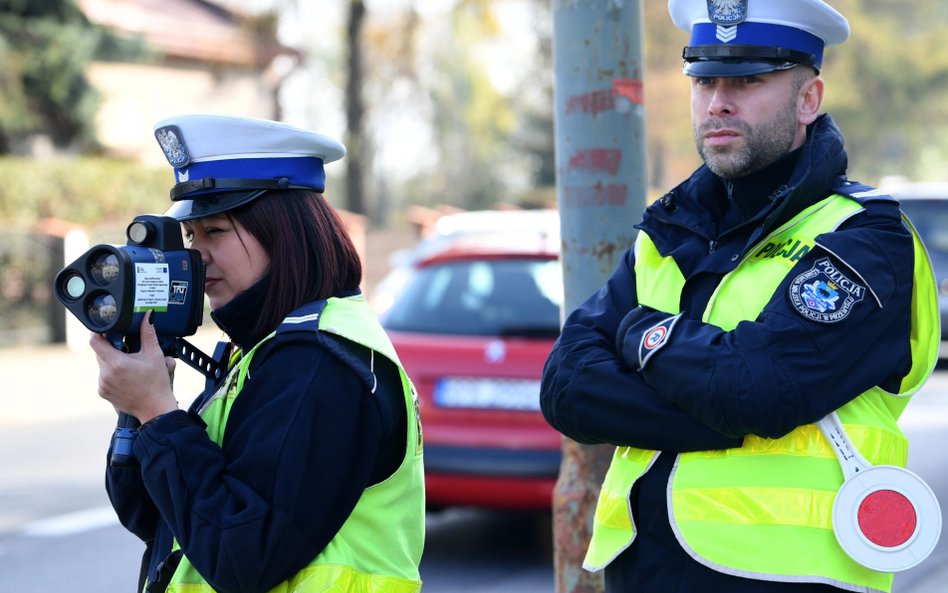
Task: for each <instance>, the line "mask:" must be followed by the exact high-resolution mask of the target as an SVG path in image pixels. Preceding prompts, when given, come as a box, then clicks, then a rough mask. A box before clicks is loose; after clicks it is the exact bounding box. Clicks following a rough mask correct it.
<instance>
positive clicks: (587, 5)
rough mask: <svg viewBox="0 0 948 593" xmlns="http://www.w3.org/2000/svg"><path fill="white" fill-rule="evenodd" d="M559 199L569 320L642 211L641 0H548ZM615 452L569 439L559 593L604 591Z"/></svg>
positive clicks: (559, 511)
mask: <svg viewBox="0 0 948 593" xmlns="http://www.w3.org/2000/svg"><path fill="white" fill-rule="evenodd" d="M551 1H552V6H553V68H554V99H555V103H556V111H555V131H556V172H557V181H556V193H557V205H558V206H557V207H558V209H559V213H560V228H561V234H562V252H561V262H562V266H563V280H564V289H565V294H564V301H563V308H564V313H565V314H566V315H568V314H569V312H570V311H572V310H573V309H575V308H576V307H577V306H578V305H579V304H580V303H581V302H582V301H584V300H585V299H586V298H587V297H588V296H590V295H591V294H593V293H594V292H595V291H596V290H598V289H599V288H600V287H601V286H602V285H603V284H604V283H605V281H606V280H607V279H608V277H609V276H610V274H611V273H612V271H613V269H614V268H615V266H616V265H617V264H618V262H619V259H620V258H621V256H622V254H623V253H624V252H625V250H626V249H627V248H628V247H629V246H631V245H632V242H633V240H634V237H635V229H633V228H632V226H633V225H634V224H635V223H636V222H637V221H638V220H639V218H640V217H641V213H642V210H643V208H644V207H645V191H646V173H645V172H646V163H645V108H644V105H643V103H644V102H643V84H642V76H643V71H644V64H643V60H642V54H643V49H642V48H643V27H642V19H643V16H642V14H643V12H642V3H641V1H642V0H551ZM612 449H613V448H612V447H607V446H586V445H580V444H578V443H576V442H574V441H571V440H570V439H564V442H563V463H562V466H561V468H560V476H559V480H558V481H557V484H556V489H555V491H554V495H553V545H554V552H553V555H554V568H555V572H556V592H557V593H594V592H597V591H602V590H603V583H602V577H601V576H600V575H601V573H600V574H596V575H593V574H591V573H587V572H585V571H584V570H583V569H582V560H583V555H584V554H585V551H586V547H587V545H588V543H589V537H590V535H591V533H592V517H593V513H594V511H595V506H596V500H597V498H598V496H599V487H600V485H601V484H602V478H603V476H604V475H605V471H606V468H607V467H608V465H609V460H610V459H611V455H612Z"/></svg>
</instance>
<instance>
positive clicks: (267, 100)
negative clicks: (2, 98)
mask: <svg viewBox="0 0 948 593" xmlns="http://www.w3.org/2000/svg"><path fill="white" fill-rule="evenodd" d="M87 75H88V78H89V81H90V83H91V84H92V85H93V86H94V87H95V88H96V89H97V90H98V91H99V93H100V94H101V105H100V108H99V112H98V114H97V117H96V129H97V135H98V139H99V142H100V143H101V144H102V145H103V147H104V148H105V150H106V151H107V152H108V153H110V154H114V155H117V156H123V157H128V158H134V159H139V160H141V161H142V162H144V163H146V164H149V165H155V166H158V165H161V164H163V163H164V162H165V161H164V156H163V155H162V153H161V151H160V150H158V147H157V144H156V143H155V139H154V137H153V135H152V129H153V126H154V124H155V122H157V121H159V120H161V119H163V118H165V117H168V116H171V115H176V114H181V113H221V114H232V115H243V116H250V117H262V118H268V119H269V118H273V117H274V113H275V103H274V97H273V93H274V90H273V89H274V84H273V82H272V81H270V80H268V77H267V76H266V75H265V74H262V73H260V72H259V71H256V70H249V69H243V68H238V67H227V66H212V65H208V64H204V65H202V66H201V67H189V66H187V65H181V66H174V65H149V64H124V63H103V62H97V63H94V64H92V65H91V66H90V68H89V70H88V73H87Z"/></svg>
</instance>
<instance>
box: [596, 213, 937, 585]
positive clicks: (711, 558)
mask: <svg viewBox="0 0 948 593" xmlns="http://www.w3.org/2000/svg"><path fill="white" fill-rule="evenodd" d="M860 210H861V206H860V205H859V204H858V203H857V202H855V201H853V200H850V199H849V198H846V197H844V196H830V197H829V198H827V199H825V200H823V201H821V202H819V203H818V204H815V205H814V206H812V207H810V208H808V209H807V210H805V211H803V212H801V213H800V214H798V215H797V216H796V217H795V218H794V219H793V220H791V221H789V222H788V223H787V224H785V225H784V226H783V227H781V228H780V229H778V230H777V231H775V232H774V233H773V234H772V235H770V236H769V237H767V238H766V239H764V240H763V241H761V242H760V243H759V244H758V245H757V246H756V247H755V249H753V250H751V251H750V252H749V254H748V255H747V256H746V257H745V258H744V260H742V261H741V262H740V264H739V265H738V267H737V268H736V269H735V270H734V271H732V272H731V273H730V274H728V275H727V276H725V277H724V278H723V279H722V281H721V283H720V285H719V287H718V289H717V290H716V291H715V294H714V295H713V296H712V299H711V301H710V302H709V304H708V307H707V308H706V310H705V312H704V315H703V320H704V321H706V322H708V323H713V324H715V325H718V326H719V327H722V328H723V329H726V330H729V329H733V328H734V327H736V325H737V324H738V323H739V322H740V321H742V320H745V319H748V320H753V319H755V318H756V317H757V315H758V314H759V313H760V311H761V310H762V309H763V308H764V306H765V305H766V304H767V302H769V301H770V299H771V297H772V295H773V292H774V290H776V289H777V287H778V286H779V285H780V283H781V282H782V281H783V280H784V279H785V278H786V276H787V274H788V273H789V272H790V270H791V269H792V267H793V265H794V264H796V262H797V261H798V260H799V259H800V257H802V256H803V255H804V254H805V253H807V252H808V251H809V250H810V249H812V248H813V247H814V246H815V245H816V237H817V236H818V235H820V234H822V233H825V232H828V231H831V230H833V229H835V228H837V227H838V225H839V224H841V223H842V222H843V221H845V220H846V219H847V218H849V217H851V216H852V215H854V214H856V213H858V212H859V211H860ZM913 237H914V241H915V285H914V289H913V296H912V309H913V310H912V333H911V335H912V340H911V348H912V361H913V362H912V369H911V371H910V372H909V374H908V375H907V376H906V378H905V379H903V381H902V385H901V388H900V390H899V393H896V394H891V393H887V392H885V391H883V390H882V389H879V388H878V387H874V388H872V389H870V390H868V391H866V392H865V393H863V394H861V395H860V396H859V397H857V398H856V399H854V400H852V401H851V402H849V403H848V404H846V405H845V406H843V407H842V408H841V409H839V410H838V411H837V412H838V414H839V416H840V418H841V420H842V421H843V423H844V425H845V427H846V430H847V432H848V433H849V435H850V437H851V439H852V440H853V442H854V444H855V445H856V446H857V448H858V449H859V450H860V452H861V453H862V454H863V456H864V457H866V459H868V460H869V461H870V462H871V463H873V464H887V465H896V466H900V467H904V466H905V461H906V458H907V442H906V440H905V437H904V435H903V434H902V432H901V431H900V430H899V428H898V426H897V424H896V422H895V420H896V419H897V418H898V415H899V414H900V413H901V411H902V409H904V407H905V405H906V403H907V401H908V399H909V396H910V395H911V394H912V393H914V392H915V391H916V390H917V389H918V388H919V387H921V385H922V384H923V383H924V381H925V380H926V379H927V378H928V376H929V375H930V374H931V371H932V370H933V368H934V363H935V360H936V359H937V354H938V343H939V333H940V330H939V326H938V302H937V296H936V294H937V293H936V291H935V283H934V276H933V274H932V271H931V265H930V262H929V260H928V255H927V253H926V252H925V250H924V247H923V246H922V244H921V241H920V240H919V238H918V235H917V233H915V232H914V229H913ZM640 254H641V255H643V257H642V259H641V260H640V259H639V256H640ZM635 273H636V287H637V295H638V298H639V302H640V303H642V304H647V305H649V306H652V307H654V308H658V309H662V310H665V311H668V312H670V313H676V312H678V307H679V299H680V293H681V287H682V286H683V284H684V279H683V276H682V274H681V272H680V270H678V268H677V265H675V264H674V260H672V258H670V257H669V258H663V257H661V255H660V254H659V253H658V250H657V249H656V248H655V245H654V244H653V243H652V242H651V240H650V239H649V238H648V236H647V235H645V233H639V236H638V239H637V243H636V266H635ZM643 279H647V281H643ZM866 298H874V297H873V296H869V295H867V297H866ZM651 454H652V452H644V453H643V454H630V455H618V454H616V455H614V456H613V462H612V464H611V465H610V467H609V472H608V473H607V476H606V479H605V481H604V483H603V490H602V493H601V495H600V506H599V507H597V514H596V518H595V521H594V533H593V538H592V542H591V544H590V548H589V551H588V552H587V556H586V563H585V566H586V567H587V568H589V569H591V570H597V569H601V568H603V567H605V566H606V565H607V564H608V563H609V562H611V560H612V559H613V558H615V556H617V555H618V554H619V553H620V552H621V551H622V549H624V548H625V547H627V546H628V545H629V543H631V541H632V539H633V538H634V524H633V523H632V519H631V517H628V516H626V517H619V516H618V515H619V513H620V512H622V511H625V509H621V508H620V505H618V504H616V503H615V501H614V500H613V499H619V498H621V497H622V496H626V497H627V496H628V493H629V492H630V490H631V488H632V485H633V484H634V482H635V480H637V479H638V478H639V477H641V476H642V475H643V474H644V473H645V472H646V471H648V467H649V463H648V462H645V461H643V459H648V458H650V457H651ZM670 480H671V488H669V490H668V506H669V509H670V517H671V520H672V528H673V530H674V531H675V534H676V537H677V538H678V540H679V543H681V545H682V547H683V548H684V549H685V550H686V551H687V552H688V553H689V554H690V555H691V556H692V557H694V558H695V559H696V560H697V561H698V562H701V563H703V564H705V565H708V566H710V567H711V568H714V569H716V570H719V571H721V572H726V573H729V574H734V575H738V576H746V577H752V578H757V579H764V580H777V581H804V582H821V583H828V584H832V585H834V586H837V587H841V588H844V589H848V590H853V591H889V590H891V586H892V575H891V574H886V573H879V572H875V571H871V570H869V569H866V568H864V567H862V566H859V565H857V564H856V563H855V562H853V561H852V560H850V559H849V557H848V556H847V555H846V554H845V553H844V552H843V551H842V549H841V548H840V547H839V545H838V544H837V542H836V539H835V536H834V535H833V531H832V518H831V516H832V504H833V500H834V498H835V494H836V491H837V490H838V488H839V486H840V485H841V484H842V471H841V469H840V467H839V463H838V461H837V460H836V457H835V454H834V453H833V451H832V449H831V448H830V446H829V444H828V443H827V442H826V440H825V439H824V438H823V437H822V435H821V433H820V432H819V430H818V429H817V427H816V426H815V425H806V426H801V427H798V428H797V429H796V430H794V431H792V432H790V433H789V434H787V435H785V436H783V437H781V438H779V439H765V438H760V437H756V436H748V437H746V438H745V439H744V443H743V445H742V447H741V448H738V449H728V450H721V451H702V452H695V453H684V454H681V455H679V456H678V458H677V459H676V462H675V466H674V468H673V471H672V475H671V478H670ZM603 501H606V503H603ZM627 508H628V505H626V509H627ZM600 509H601V510H602V512H601V513H600ZM625 512H626V515H628V512H627V511H625ZM622 528H625V529H626V530H627V531H626V534H625V538H624V539H623V538H622V537H621V536H620V535H618V534H617V533H615V532H616V531H617V530H619V529H622ZM600 533H602V534H601V535H600ZM762 550H765V551H766V552H764V553H761V551H762Z"/></svg>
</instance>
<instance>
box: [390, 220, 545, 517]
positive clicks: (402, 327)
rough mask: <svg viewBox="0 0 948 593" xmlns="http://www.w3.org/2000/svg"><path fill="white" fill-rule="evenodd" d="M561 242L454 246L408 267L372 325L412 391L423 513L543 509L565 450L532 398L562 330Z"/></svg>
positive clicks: (490, 239) (539, 238)
mask: <svg viewBox="0 0 948 593" xmlns="http://www.w3.org/2000/svg"><path fill="white" fill-rule="evenodd" d="M558 242H559V239H558V235H543V234H533V233H518V234H513V233H512V234H507V235H504V236H496V235H494V236H491V235H485V234H478V235H477V236H471V237H464V238H459V239H458V240H457V241H455V242H453V243H451V245H450V246H449V247H446V248H444V249H443V250H441V251H438V252H437V253H434V254H429V255H427V256H425V257H424V258H422V259H420V260H419V261H416V262H415V263H414V264H413V265H412V266H411V270H410V275H409V277H408V279H407V280H406V282H405V283H404V285H403V286H402V288H401V289H400V290H399V292H398V294H397V295H396V296H395V298H394V301H393V304H392V305H391V307H390V308H389V309H387V310H386V311H385V312H383V313H382V314H381V319H382V324H383V325H384V326H385V328H386V330H387V331H388V334H389V336H390V337H391V339H392V342H393V344H394V345H395V349H396V351H397V352H398V355H399V358H400V359H401V361H402V363H403V364H404V366H405V369H406V370H407V371H408V375H409V377H411V379H412V381H413V382H414V384H415V387H416V389H417V390H418V396H419V399H420V402H421V417H422V425H423V429H424V453H425V475H426V487H427V499H428V504H429V507H431V508H439V507H444V506H454V505H470V506H481V507H496V508H519V509H549V508H550V506H551V501H552V492H553V486H554V484H555V482H556V477H557V474H558V472H559V467H560V459H561V445H562V440H561V436H560V434H559V433H557V432H556V431H555V430H553V429H552V428H551V427H550V426H549V425H548V424H547V423H546V421H545V420H544V419H543V416H542V415H541V413H540V407H539V391H540V376H541V373H542V370H543V364H544V362H545V361H546V358H547V356H548V355H549V353H550V349H551V348H552V347H553V343H554V341H555V340H556V338H557V336H558V335H559V330H560V305H561V303H562V284H563V282H562V272H561V270H560V265H559V261H558V257H557V247H558Z"/></svg>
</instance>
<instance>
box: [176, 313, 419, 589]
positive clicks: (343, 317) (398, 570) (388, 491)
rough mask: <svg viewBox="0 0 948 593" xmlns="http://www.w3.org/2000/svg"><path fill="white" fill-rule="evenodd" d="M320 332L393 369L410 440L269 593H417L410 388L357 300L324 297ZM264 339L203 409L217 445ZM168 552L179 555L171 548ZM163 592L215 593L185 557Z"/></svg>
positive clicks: (415, 437) (415, 443)
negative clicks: (320, 544) (321, 543)
mask: <svg viewBox="0 0 948 593" xmlns="http://www.w3.org/2000/svg"><path fill="white" fill-rule="evenodd" d="M315 315H317V316H318V317H317V318H316V319H317V321H318V331H320V332H329V333H332V334H336V335H339V336H342V337H344V338H346V339H348V340H350V341H353V342H356V343H357V344H361V345H363V346H365V347H366V348H369V349H370V350H372V351H373V356H375V355H381V356H385V357H386V358H388V359H390V360H391V361H392V362H394V363H395V365H396V366H397V367H398V370H399V375H400V376H401V380H402V389H403V391H404V395H405V407H406V410H407V412H408V413H407V418H408V435H409V438H408V439H406V440H407V446H406V449H405V456H404V457H403V459H402V462H401V464H400V465H399V467H398V469H397V470H396V471H395V473H394V474H392V475H391V476H390V477H389V478H387V479H386V480H384V481H382V482H380V483H378V484H373V485H372V486H369V487H368V488H366V489H365V490H364V491H363V493H362V496H361V498H359V501H358V502H357V503H356V506H355V509H353V511H352V514H351V515H350V516H349V518H348V519H347V520H346V522H345V523H344V524H343V525H342V527H341V528H340V529H339V531H338V533H336V535H335V537H334V538H333V539H332V541H330V542H329V544H328V545H327V546H326V548H325V549H323V551H322V552H320V553H319V555H317V556H316V557H315V558H313V560H312V562H310V563H309V565H308V566H306V567H304V568H303V569H302V570H300V571H299V572H298V573H296V574H295V575H294V576H293V577H291V578H290V579H289V580H287V581H284V582H283V583H280V584H279V585H277V586H276V587H274V588H272V589H270V591H269V593H317V592H330V591H331V592H337V593H343V592H351V593H417V592H418V591H420V590H421V579H420V577H419V574H418V563H419V562H420V561H421V554H422V548H423V547H424V525H425V498H424V471H423V462H422V437H421V424H420V421H419V416H418V408H417V400H416V397H415V392H414V387H413V386H412V384H411V381H410V380H409V379H408V376H407V375H406V374H405V371H404V369H403V368H402V366H401V363H399V361H398V356H397V355H396V354H395V349H394V348H393V347H392V344H391V342H390V341H389V339H388V336H386V335H385V332H384V330H383V329H382V327H381V326H380V325H379V323H378V320H377V319H376V317H375V315H374V314H373V313H372V311H371V309H370V308H369V307H368V305H367V304H366V302H365V300H364V299H363V298H362V296H361V295H359V296H354V297H347V298H330V299H328V301H327V302H326V306H325V308H324V309H323V310H322V311H321V312H320V313H316V314H315ZM313 320H314V317H313V315H307V316H300V317H294V316H293V314H291V316H290V317H287V318H286V319H285V320H284V321H283V324H284V325H286V324H302V323H309V322H312V321H313ZM274 335H276V332H274V333H272V334H270V335H269V336H267V337H266V338H264V339H263V340H261V341H260V343H258V344H257V345H256V346H255V347H254V348H253V349H252V350H250V351H249V352H247V354H246V355H243V356H241V354H240V353H236V354H235V355H234V357H233V358H232V361H231V365H230V369H231V370H230V372H229V373H228V376H227V377H226V379H225V380H224V382H223V383H222V384H221V387H220V388H219V389H218V391H217V392H216V393H215V394H214V395H213V396H212V397H211V398H210V399H209V400H208V402H207V403H206V404H205V405H204V406H203V407H202V409H201V417H202V418H203V419H204V421H205V422H206V423H207V432H208V435H209V436H210V437H211V439H212V440H213V441H214V442H216V443H217V444H218V445H220V444H221V443H222V442H223V438H224V429H225V427H226V425H227V417H228V415H229V414H230V409H231V406H232V405H233V403H234V400H235V399H236V398H237V397H238V396H239V395H240V391H241V389H242V388H243V385H244V381H245V380H246V379H247V374H248V371H249V369H250V361H251V360H252V359H253V355H254V353H255V352H256V351H257V349H258V348H259V347H260V345H261V344H263V343H264V342H266V341H267V340H269V339H270V338H272V337H273V336H274ZM174 548H175V549H178V548H179V546H178V543H177V542H175V544H174ZM166 591H167V592H168V593H214V589H213V588H212V587H211V586H210V585H209V584H207V582H205V581H204V579H203V578H202V577H201V575H200V574H198V572H197V570H196V569H195V568H194V566H192V565H191V563H190V562H189V561H188V559H187V556H184V557H182V559H181V563H180V564H179V565H178V568H177V570H176V571H175V573H174V575H173V576H172V578H171V583H170V584H169V585H168V588H167V589H166Z"/></svg>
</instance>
